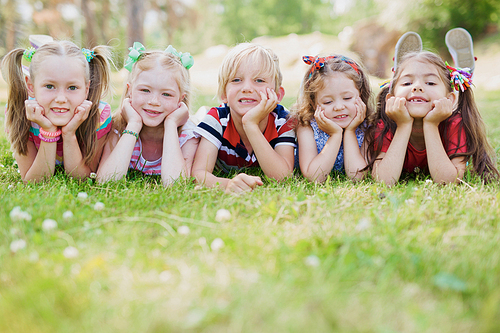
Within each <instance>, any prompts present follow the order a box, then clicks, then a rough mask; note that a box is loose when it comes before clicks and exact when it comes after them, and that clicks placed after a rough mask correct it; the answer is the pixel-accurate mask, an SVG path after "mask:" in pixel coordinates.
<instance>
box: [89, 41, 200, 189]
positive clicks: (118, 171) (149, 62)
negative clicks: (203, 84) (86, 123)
mask: <svg viewBox="0 0 500 333" xmlns="http://www.w3.org/2000/svg"><path fill="white" fill-rule="evenodd" d="M192 65H193V58H192V57H191V55H190V54H189V53H180V52H177V51H176V50H175V49H174V48H173V47H172V46H169V47H168V48H167V49H166V50H165V51H146V50H145V48H144V46H142V44H140V43H134V46H133V47H131V48H130V53H129V55H128V59H127V62H126V64H125V68H126V69H127V70H128V71H130V74H129V77H128V80H127V83H126V88H125V93H124V94H123V96H122V101H121V106H120V109H119V110H118V112H117V113H116V114H115V116H114V119H113V124H114V130H113V132H112V133H110V136H109V138H108V142H107V144H106V146H105V148H104V152H103V156H102V159H101V164H100V166H99V171H98V173H97V178H98V180H99V181H101V182H104V181H108V180H119V179H121V178H123V177H124V176H125V175H126V174H127V171H128V169H135V170H139V171H141V172H142V173H144V174H146V175H161V179H162V182H163V184H164V185H165V186H168V185H170V184H171V183H173V182H174V181H175V180H176V179H178V178H179V177H181V176H183V177H190V175H191V165H192V162H193V158H194V154H195V152H196V148H197V145H198V139H195V137H194V132H193V130H194V128H195V125H194V123H192V122H191V121H189V120H188V118H189V112H188V106H189V95H190V84H189V72H188V69H189V68H191V66H192Z"/></svg>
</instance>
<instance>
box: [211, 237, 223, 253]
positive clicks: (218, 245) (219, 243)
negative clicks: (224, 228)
mask: <svg viewBox="0 0 500 333" xmlns="http://www.w3.org/2000/svg"><path fill="white" fill-rule="evenodd" d="M223 247H224V241H223V240H222V239H220V238H216V239H214V240H213V242H212V244H210V248H211V249H212V251H219V250H220V249H222V248H223Z"/></svg>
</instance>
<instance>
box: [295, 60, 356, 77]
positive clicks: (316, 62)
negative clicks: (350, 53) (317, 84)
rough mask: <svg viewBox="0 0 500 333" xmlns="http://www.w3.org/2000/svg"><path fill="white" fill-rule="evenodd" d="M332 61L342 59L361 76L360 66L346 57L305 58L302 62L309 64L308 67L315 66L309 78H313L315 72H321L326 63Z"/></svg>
mask: <svg viewBox="0 0 500 333" xmlns="http://www.w3.org/2000/svg"><path fill="white" fill-rule="evenodd" d="M330 59H340V60H341V61H343V62H345V63H346V64H348V65H349V66H351V67H352V69H354V70H355V71H356V73H358V74H359V69H358V65H357V64H356V63H355V62H354V61H352V60H351V59H349V58H346V57H344V56H328V57H313V56H303V57H302V60H303V61H304V62H305V63H306V64H308V65H312V64H314V65H313V66H312V67H311V71H310V72H309V77H311V75H312V74H313V73H314V71H315V70H320V69H321V68H322V67H324V66H325V63H326V62H327V61H328V60H330Z"/></svg>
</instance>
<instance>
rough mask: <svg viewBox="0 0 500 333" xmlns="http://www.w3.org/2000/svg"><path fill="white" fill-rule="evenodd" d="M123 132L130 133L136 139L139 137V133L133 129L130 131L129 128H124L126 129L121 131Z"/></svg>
mask: <svg viewBox="0 0 500 333" xmlns="http://www.w3.org/2000/svg"><path fill="white" fill-rule="evenodd" d="M123 134H131V135H133V136H135V139H136V140H137V139H139V134H138V133H137V132H134V131H130V130H127V129H126V130H124V131H123V132H122V135H123Z"/></svg>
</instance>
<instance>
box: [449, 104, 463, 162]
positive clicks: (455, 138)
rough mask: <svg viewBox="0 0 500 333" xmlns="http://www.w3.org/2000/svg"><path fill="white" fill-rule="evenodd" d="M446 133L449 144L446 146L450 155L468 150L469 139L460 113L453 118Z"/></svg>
mask: <svg viewBox="0 0 500 333" xmlns="http://www.w3.org/2000/svg"><path fill="white" fill-rule="evenodd" d="M445 133H446V134H447V136H448V145H447V147H446V153H447V154H448V156H449V155H451V154H460V153H466V152H467V139H466V136H465V130H464V128H463V125H462V117H461V116H460V115H459V114H457V116H456V117H455V118H454V119H452V120H451V122H450V125H449V126H448V128H447V129H446V132H445Z"/></svg>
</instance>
